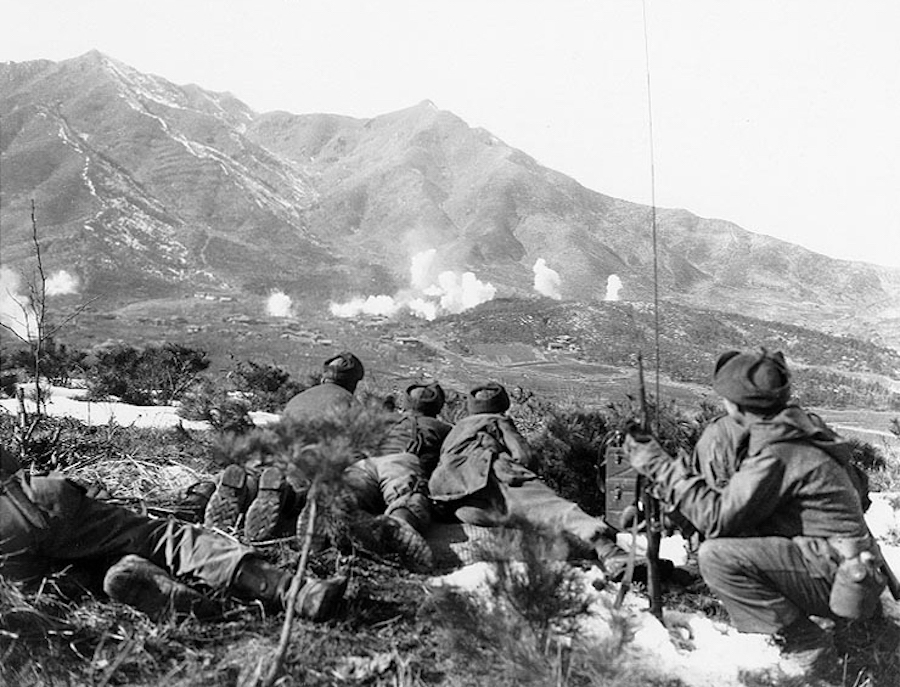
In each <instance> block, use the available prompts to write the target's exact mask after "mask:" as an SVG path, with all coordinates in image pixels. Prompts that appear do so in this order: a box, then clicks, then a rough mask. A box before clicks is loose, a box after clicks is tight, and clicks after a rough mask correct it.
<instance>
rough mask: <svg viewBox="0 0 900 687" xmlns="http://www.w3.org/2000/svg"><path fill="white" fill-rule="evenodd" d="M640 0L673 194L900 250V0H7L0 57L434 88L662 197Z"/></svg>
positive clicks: (228, 80) (752, 222)
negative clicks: (86, 58) (85, 58)
mask: <svg viewBox="0 0 900 687" xmlns="http://www.w3.org/2000/svg"><path fill="white" fill-rule="evenodd" d="M645 7H646V11H647V20H648V21H647V26H648V35H649V64H650V84H651V88H650V93H651V102H652V113H653V127H652V128H653V144H654V152H655V154H654V159H655V169H656V203H657V205H659V206H662V207H682V208H686V209H688V210H690V211H692V212H694V213H696V214H698V215H701V216H704V217H718V218H723V219H728V220H731V221H733V222H736V223H737V224H739V225H740V226H742V227H744V228H745V229H749V230H751V231H756V232H760V233H764V234H770V235H772V236H777V237H779V238H783V239H785V240H788V241H791V242H794V243H799V244H801V245H804V246H806V247H808V248H811V249H813V250H816V251H819V252H822V253H825V254H828V255H832V256H835V257H843V258H847V259H853V260H866V261H869V262H875V263H880V264H889V265H896V266H900V133H898V127H900V125H898V123H900V2H898V0H855V1H852V0H727V1H724V0H684V1H682V0H646V4H644V3H643V2H642V1H641V0H447V1H445V0H368V1H363V0H344V1H341V0H255V1H253V2H245V1H243V0H240V1H239V0H208V1H201V0H179V1H178V2H173V1H170V0H152V2H127V1H125V0H78V1H77V2H76V1H74V0H59V1H55V2H41V1H40V0H28V1H26V0H0V16H2V17H3V24H2V28H0V60H14V61H23V60H30V59H37V58H47V59H51V60H62V59H67V58H70V57H75V56H77V55H80V54H83V53H85V52H87V51H88V50H91V49H97V50H100V51H101V52H104V53H106V54H108V55H109V56H111V57H114V58H116V59H119V60H121V61H123V62H125V63H127V64H129V65H131V66H132V67H135V68H136V69H138V70H140V71H144V72H149V73H152V74H157V75H159V76H162V77H165V78H166V79H168V80H170V81H173V82H174V83H176V84H185V83H196V84H198V85H199V86H201V87H203V88H207V89H210V90H217V91H230V92H231V93H233V94H234V95H235V96H237V97H238V98H240V99H241V100H243V101H244V102H245V103H247V104H248V105H249V106H250V107H251V108H253V109H254V110H257V111H259V112H264V111H268V110H287V111H290V112H295V113H311V112H333V113H339V114H346V115H351V116H355V117H372V116H375V115H379V114H383V113H385V112H391V111H394V110H399V109H403V108H405V107H409V106H412V105H414V104H416V103H418V102H420V101H422V100H426V99H428V100H432V101H433V102H434V103H435V104H436V105H437V106H438V107H439V108H441V109H444V110H450V111H451V112H453V113H455V114H457V115H458V116H460V117H461V118H462V119H464V120H465V121H466V122H468V123H469V124H470V125H471V126H477V127H483V128H485V129H488V130H489V131H491V133H493V134H494V135H496V136H497V137H499V138H501V139H503V140H504V141H505V142H506V143H508V144H510V145H512V146H514V147H516V148H520V149H521V150H523V151H525V152H526V153H528V154H529V155H532V156H533V157H535V158H536V159H537V160H538V161H539V162H540V163H541V164H544V165H546V166H548V167H551V168H553V169H556V170H559V171H561V172H563V173H565V174H568V175H570V176H572V177H574V178H575V179H577V180H578V181H579V182H581V183H582V184H584V185H585V186H587V187H589V188H591V189H594V190H596V191H600V192H602V193H605V194H608V195H612V196H616V197H619V198H625V199H628V200H633V201H637V202H642V203H649V202H650V199H651V183H650V180H651V174H650V159H651V156H650V146H649V140H650V136H649V131H650V127H649V126H648V99H647V82H648V79H647V68H646V62H645V43H644V23H643V9H644V8H645ZM0 181H2V179H0Z"/></svg>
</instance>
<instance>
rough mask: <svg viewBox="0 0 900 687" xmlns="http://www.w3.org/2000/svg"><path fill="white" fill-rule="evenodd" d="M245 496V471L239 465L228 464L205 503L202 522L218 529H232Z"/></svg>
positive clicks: (239, 513) (235, 525) (238, 517)
mask: <svg viewBox="0 0 900 687" xmlns="http://www.w3.org/2000/svg"><path fill="white" fill-rule="evenodd" d="M246 498H247V472H246V471H245V470H244V468H243V467H241V466H240V465H229V466H228V467H227V468H225V472H223V473H222V478H221V480H220V481H219V486H218V487H217V488H216V490H215V492H213V495H212V497H210V499H209V503H208V504H207V505H206V512H205V513H204V516H203V524H204V525H205V526H206V527H214V528H218V529H220V530H233V529H234V528H235V527H237V524H238V520H239V519H240V517H241V511H242V510H243V509H242V506H243V502H244V500H245V499H246Z"/></svg>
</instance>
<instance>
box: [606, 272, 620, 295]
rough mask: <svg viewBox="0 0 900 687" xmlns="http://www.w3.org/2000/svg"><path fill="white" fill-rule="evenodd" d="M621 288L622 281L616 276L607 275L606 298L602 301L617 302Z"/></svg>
mask: <svg viewBox="0 0 900 687" xmlns="http://www.w3.org/2000/svg"><path fill="white" fill-rule="evenodd" d="M621 288H622V280H621V279H619V276H618V275H616V274H611V275H609V278H608V279H607V280H606V296H605V297H604V299H603V300H605V301H617V300H619V290H620V289H621Z"/></svg>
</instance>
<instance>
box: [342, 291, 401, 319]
mask: <svg viewBox="0 0 900 687" xmlns="http://www.w3.org/2000/svg"><path fill="white" fill-rule="evenodd" d="M400 308H401V305H400V304H399V303H397V302H396V301H395V300H394V299H393V297H391V296H383V295H382V296H369V297H368V298H352V299H350V300H349V301H347V302H346V303H332V304H331V314H332V315H334V316H335V317H354V316H356V315H384V316H386V317H390V316H391V315H396V314H397V312H398V311H399V310H400Z"/></svg>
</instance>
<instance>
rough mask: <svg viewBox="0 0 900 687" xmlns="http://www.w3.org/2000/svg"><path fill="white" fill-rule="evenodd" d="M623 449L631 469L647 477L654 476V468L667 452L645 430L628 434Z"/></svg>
mask: <svg viewBox="0 0 900 687" xmlns="http://www.w3.org/2000/svg"><path fill="white" fill-rule="evenodd" d="M622 448H623V449H624V450H625V454H626V455H627V456H628V462H629V463H631V467H633V468H634V469H635V470H636V471H637V472H639V473H640V474H642V475H645V476H652V474H653V468H654V466H655V465H656V464H657V463H658V462H659V461H660V460H661V458H662V457H664V456H665V452H664V451H663V450H662V448H661V447H660V445H659V443H658V442H657V441H656V439H655V438H654V437H653V435H652V434H649V433H647V432H645V431H643V430H641V431H640V432H636V433H635V434H632V433H631V432H629V433H628V434H626V436H625V443H624V444H622Z"/></svg>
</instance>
